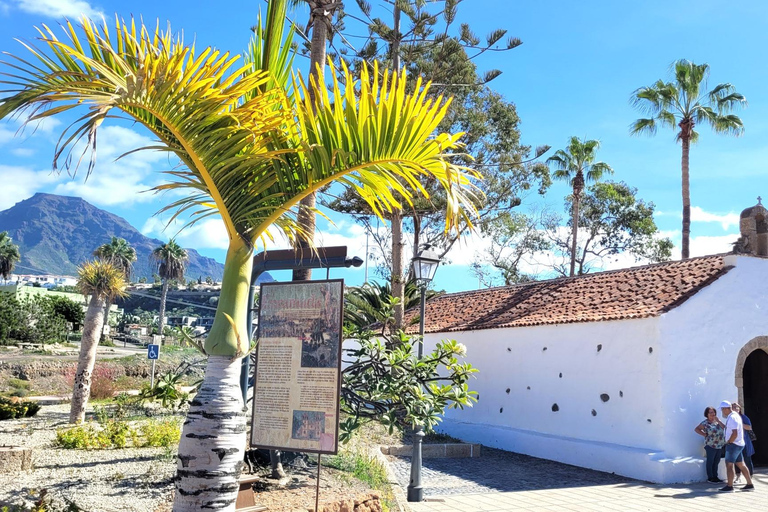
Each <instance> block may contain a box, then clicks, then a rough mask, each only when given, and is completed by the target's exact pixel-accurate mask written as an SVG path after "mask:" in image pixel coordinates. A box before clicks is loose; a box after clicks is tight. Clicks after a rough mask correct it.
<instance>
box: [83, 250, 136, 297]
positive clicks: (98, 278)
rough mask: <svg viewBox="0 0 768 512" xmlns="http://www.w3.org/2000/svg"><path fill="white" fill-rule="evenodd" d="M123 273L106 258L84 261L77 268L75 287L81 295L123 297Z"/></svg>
mask: <svg viewBox="0 0 768 512" xmlns="http://www.w3.org/2000/svg"><path fill="white" fill-rule="evenodd" d="M125 286H126V282H125V274H124V273H123V270H122V269H121V268H120V267H119V266H118V265H115V264H114V263H112V262H111V261H108V260H98V259H97V260H93V261H86V262H85V263H83V264H82V265H80V267H78V269H77V288H78V290H80V293H82V294H83V295H95V296H97V297H102V298H108V299H114V298H115V297H125V295H126V293H125Z"/></svg>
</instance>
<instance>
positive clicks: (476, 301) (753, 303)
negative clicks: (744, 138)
mask: <svg viewBox="0 0 768 512" xmlns="http://www.w3.org/2000/svg"><path fill="white" fill-rule="evenodd" d="M741 231H742V238H741V239H740V240H739V242H738V243H737V244H735V250H736V251H739V252H740V253H738V254H721V255H713V256H705V257H698V258H690V259H688V260H683V261H671V262H666V263H660V264H654V265H646V266H640V267H635V268H629V269H624V270H616V271H608V272H600V273H595V274H588V275H583V276H578V277H572V278H561V279H553V280H548V281H539V282H533V283H526V284H520V285H513V286H505V287H500V288H492V289H487V290H477V291H469V292H462V293H451V294H446V295H442V296H439V297H436V298H434V299H432V300H430V301H429V302H428V303H427V309H426V333H427V334H426V336H425V344H426V347H425V348H426V349H427V350H429V348H430V347H434V344H435V342H436V341H438V340H442V339H446V338H453V339H456V340H457V341H459V342H461V343H464V344H465V345H466V346H467V350H468V353H467V357H466V360H467V361H468V362H470V363H472V365H473V366H475V367H477V368H478V370H479V373H477V374H476V375H477V378H476V379H472V380H471V381H470V389H473V390H476V391H478V393H479V401H478V403H477V404H475V405H474V407H472V408H468V409H465V410H450V411H448V413H447V414H446V417H445V419H444V421H443V423H442V424H441V426H440V427H439V428H438V430H440V431H443V432H446V433H448V434H450V435H453V436H455V437H458V438H461V439H463V440H466V441H470V442H473V443H482V444H485V445H487V446H492V447H497V448H502V449H505V450H510V451H514V452H519V453H524V454H528V455H532V456H536V457H541V458H545V459H551V460H556V461H561V462H565V463H568V464H574V465H576V466H582V467H588V468H592V469H597V470H601V471H607V472H614V473H617V474H621V475H625V476H628V477H634V478H639V479H642V480H647V481H652V482H659V483H673V482H691V481H699V480H704V479H705V478H706V472H705V469H704V450H703V446H702V445H703V443H702V439H701V437H699V436H698V435H696V434H695V433H694V432H693V429H694V427H695V426H696V425H697V424H698V423H699V422H701V421H702V420H703V419H704V416H703V411H704V408H705V407H707V406H710V405H711V406H715V407H716V406H717V405H718V404H719V403H720V401H721V400H724V399H725V400H731V401H733V400H738V401H739V402H741V403H742V405H743V407H744V413H745V414H747V415H748V416H749V417H750V419H751V420H752V422H753V426H754V430H755V432H756V434H757V437H758V438H759V439H760V441H758V442H756V443H755V449H756V450H757V453H756V454H755V456H754V458H753V460H754V462H755V463H756V464H768V442H764V441H762V440H763V439H768V286H766V283H768V258H766V257H765V256H767V255H768V229H766V210H765V208H763V207H762V205H760V204H758V205H757V206H755V207H753V208H749V209H747V210H745V211H744V213H742V220H741ZM417 315H418V311H410V312H408V314H407V315H406V322H405V323H406V325H408V322H409V321H411V320H413V319H415V318H416V316H417ZM411 330H412V331H415V328H411ZM722 474H724V473H722Z"/></svg>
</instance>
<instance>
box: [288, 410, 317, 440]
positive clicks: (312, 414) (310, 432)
mask: <svg viewBox="0 0 768 512" xmlns="http://www.w3.org/2000/svg"><path fill="white" fill-rule="evenodd" d="M324 433H325V413H324V412H321V411H293V429H292V433H291V437H292V438H293V439H308V440H312V441H314V440H318V439H320V436H321V435H322V434H324Z"/></svg>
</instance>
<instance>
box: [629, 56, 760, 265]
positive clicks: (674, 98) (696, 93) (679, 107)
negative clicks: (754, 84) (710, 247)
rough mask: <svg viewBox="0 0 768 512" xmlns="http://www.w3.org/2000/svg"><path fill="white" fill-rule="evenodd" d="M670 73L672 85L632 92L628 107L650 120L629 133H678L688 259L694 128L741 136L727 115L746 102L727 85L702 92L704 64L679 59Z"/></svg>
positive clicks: (736, 118)
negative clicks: (662, 130)
mask: <svg viewBox="0 0 768 512" xmlns="http://www.w3.org/2000/svg"><path fill="white" fill-rule="evenodd" d="M672 70H673V72H674V75H675V76H674V82H664V81H663V80H658V81H657V82H656V83H654V84H653V85H650V86H648V87H641V88H639V89H637V90H636V91H635V92H634V93H632V98H631V99H630V101H631V103H632V105H634V106H635V107H636V108H637V109H639V110H640V111H642V112H643V113H644V114H646V115H648V116H650V117H647V118H643V119H638V120H637V121H635V122H634V123H632V125H631V126H630V133H632V134H633V135H636V134H640V133H646V134H649V135H654V134H655V133H656V129H657V128H658V127H659V126H661V127H670V128H672V129H673V130H677V129H678V128H679V130H680V131H678V132H677V140H678V141H680V143H681V144H682V146H683V159H682V168H683V187H682V188H683V247H682V256H683V259H687V258H688V257H689V256H690V236H691V190H690V177H689V152H690V147H691V143H695V142H696V141H697V140H698V138H699V134H698V133H697V132H696V130H694V127H695V126H696V125H697V124H708V125H710V126H711V127H712V129H713V130H714V131H715V132H717V133H727V134H730V135H736V136H739V135H741V134H742V133H744V124H743V123H742V121H741V118H739V116H737V115H735V114H732V113H731V112H732V111H733V109H734V108H736V107H740V106H746V104H747V100H746V99H745V98H744V96H742V95H741V94H739V93H738V92H736V89H735V87H734V86H733V85H731V84H728V83H724V84H718V85H716V86H715V87H714V88H713V89H711V90H709V91H705V89H706V87H707V78H708V77H709V65H708V64H694V63H693V62H689V61H687V60H685V59H682V60H678V61H677V62H675V63H674V64H673V65H672Z"/></svg>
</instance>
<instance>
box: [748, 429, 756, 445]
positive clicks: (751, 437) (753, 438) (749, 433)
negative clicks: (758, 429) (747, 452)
mask: <svg viewBox="0 0 768 512" xmlns="http://www.w3.org/2000/svg"><path fill="white" fill-rule="evenodd" d="M747 434H748V435H749V438H750V439H751V440H752V442H753V443H754V442H755V441H757V434H755V431H754V430H747Z"/></svg>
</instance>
